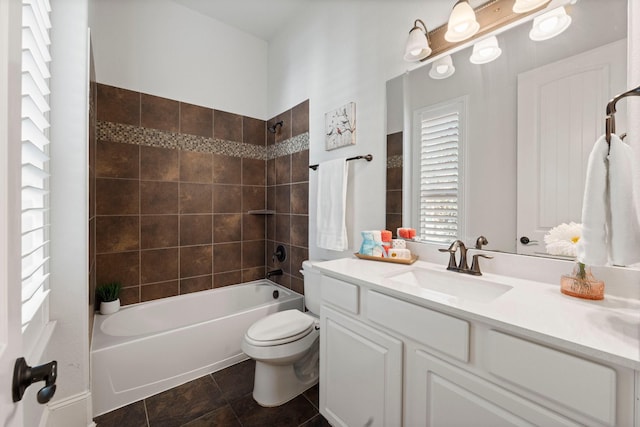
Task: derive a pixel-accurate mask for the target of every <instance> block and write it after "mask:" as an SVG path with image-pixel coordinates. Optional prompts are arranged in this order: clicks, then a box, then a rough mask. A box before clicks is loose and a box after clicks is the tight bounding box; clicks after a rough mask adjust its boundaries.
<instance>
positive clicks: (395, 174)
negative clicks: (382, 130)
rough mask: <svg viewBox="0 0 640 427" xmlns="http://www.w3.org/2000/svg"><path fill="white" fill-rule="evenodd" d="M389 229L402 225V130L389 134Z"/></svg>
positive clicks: (394, 232)
mask: <svg viewBox="0 0 640 427" xmlns="http://www.w3.org/2000/svg"><path fill="white" fill-rule="evenodd" d="M386 205H387V226H386V229H387V230H391V231H392V232H393V234H394V236H395V234H396V230H397V229H398V227H402V132H397V133H393V134H390V135H387V203H386Z"/></svg>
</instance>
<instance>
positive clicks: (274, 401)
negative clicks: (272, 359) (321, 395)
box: [253, 361, 318, 408]
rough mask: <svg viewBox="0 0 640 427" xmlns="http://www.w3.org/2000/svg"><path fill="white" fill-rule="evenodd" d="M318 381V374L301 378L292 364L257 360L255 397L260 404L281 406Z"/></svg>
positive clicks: (254, 386)
mask: <svg viewBox="0 0 640 427" xmlns="http://www.w3.org/2000/svg"><path fill="white" fill-rule="evenodd" d="M317 383H318V375H313V376H311V377H309V378H305V379H304V380H301V379H300V378H299V377H298V375H297V374H296V369H295V367H294V365H293V364H291V365H272V364H268V363H264V362H260V361H256V373H255V379H254V383H253V398H254V399H255V401H256V402H258V404H259V405H260V406H265V407H267V408H269V407H273V406H280V405H282V404H284V403H287V402H288V401H290V400H291V399H293V398H294V397H296V396H298V395H299V394H301V393H303V392H304V391H306V390H308V389H310V388H311V387H313V386H314V385H316V384H317Z"/></svg>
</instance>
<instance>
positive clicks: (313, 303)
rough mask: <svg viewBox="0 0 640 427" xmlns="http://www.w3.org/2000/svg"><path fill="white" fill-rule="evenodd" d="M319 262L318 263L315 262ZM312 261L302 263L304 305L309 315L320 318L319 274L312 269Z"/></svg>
mask: <svg viewBox="0 0 640 427" xmlns="http://www.w3.org/2000/svg"><path fill="white" fill-rule="evenodd" d="M316 262H319V261H316ZM313 264H314V261H308V260H307V261H303V263H302V274H303V275H304V305H305V306H306V307H307V310H309V311H310V312H311V313H313V314H315V315H316V316H320V279H321V275H320V272H319V271H318V270H317V269H316V268H314V266H313Z"/></svg>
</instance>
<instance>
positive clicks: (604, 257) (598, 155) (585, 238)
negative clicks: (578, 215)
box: [576, 136, 611, 265]
mask: <svg viewBox="0 0 640 427" xmlns="http://www.w3.org/2000/svg"><path fill="white" fill-rule="evenodd" d="M608 149H609V146H608V144H607V141H606V139H605V137H604V136H601V137H600V138H599V139H598V140H597V141H596V143H595V145H594V146H593V149H592V150H591V154H590V155H589V162H588V163H587V178H586V181H585V185H584V196H583V199H582V237H581V238H580V240H579V241H578V244H577V246H576V255H577V258H578V261H580V262H582V263H584V264H588V265H605V264H606V263H607V261H608V253H609V239H608V237H607V227H608V224H609V223H610V221H611V219H610V215H609V212H610V211H609V191H608V179H609V178H608V174H607V150H608Z"/></svg>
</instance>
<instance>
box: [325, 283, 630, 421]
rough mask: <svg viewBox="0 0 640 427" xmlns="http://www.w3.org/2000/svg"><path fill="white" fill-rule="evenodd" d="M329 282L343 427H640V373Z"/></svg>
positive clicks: (335, 400)
mask: <svg viewBox="0 0 640 427" xmlns="http://www.w3.org/2000/svg"><path fill="white" fill-rule="evenodd" d="M322 280H323V282H322V307H321V315H320V319H321V321H320V327H321V330H320V412H321V413H322V414H323V415H324V416H325V417H326V418H327V420H329V422H330V423H331V424H332V425H333V426H334V427H335V426H358V427H359V426H377V425H380V426H390V427H395V426H407V427H414V426H430V427H456V426H464V427H466V426H480V427H482V426H487V427H499V426H545V427H553V426H565V427H566V426H585V425H586V426H599V427H603V426H610V427H613V426H621V427H623V426H624V427H627V426H629V427H632V426H635V427H640V424H639V423H638V420H636V419H635V417H636V415H635V412H636V409H635V406H636V399H637V400H638V402H640V396H638V397H636V391H635V387H636V386H635V376H636V375H637V373H636V372H635V371H634V370H633V369H630V368H625V367H620V366H616V365H612V364H610V363H606V362H603V361H599V360H598V361H595V360H589V359H587V358H585V357H583V356H580V355H577V354H572V352H569V351H566V350H562V349H559V348H557V347H555V346H548V345H545V344H544V343H540V342H534V341H532V340H530V339H527V338H523V337H521V336H516V335H514V332H513V328H511V329H510V330H509V331H505V330H503V329H501V328H499V327H496V326H495V325H489V324H485V323H483V322H481V321H479V320H477V319H473V318H469V319H467V318H465V316H464V313H456V314H455V315H452V314H449V313H445V312H441V311H438V310H434V309H431V308H428V307H426V306H423V305H420V304H416V303H415V302H413V301H412V302H409V301H406V300H403V299H402V298H401V295H397V292H396V294H395V295H389V294H387V293H384V291H380V290H379V289H375V290H374V289H370V288H368V287H367V286H364V285H362V284H361V283H358V282H355V283H349V282H346V281H342V280H338V279H336V278H333V277H328V276H326V275H325V276H323V278H322ZM341 287H344V291H345V292H341ZM325 289H328V292H327V293H326V294H325V293H324V290H325Z"/></svg>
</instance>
